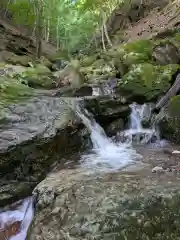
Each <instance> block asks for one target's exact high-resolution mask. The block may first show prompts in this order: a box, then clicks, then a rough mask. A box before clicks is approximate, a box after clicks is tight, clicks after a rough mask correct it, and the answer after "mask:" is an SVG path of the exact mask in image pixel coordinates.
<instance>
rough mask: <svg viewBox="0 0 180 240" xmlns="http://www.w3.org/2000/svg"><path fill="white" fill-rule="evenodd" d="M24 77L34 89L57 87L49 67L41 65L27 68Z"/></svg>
mask: <svg viewBox="0 0 180 240" xmlns="http://www.w3.org/2000/svg"><path fill="white" fill-rule="evenodd" d="M22 77H23V79H24V81H25V82H27V84H28V85H29V86H30V87H32V88H45V89H51V88H54V87H56V82H55V79H54V78H53V75H52V73H51V71H50V70H49V68H48V67H45V66H44V65H41V64H37V65H35V66H34V67H31V68H27V70H26V71H25V72H24V73H23V74H22Z"/></svg>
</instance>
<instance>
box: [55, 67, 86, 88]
mask: <svg viewBox="0 0 180 240" xmlns="http://www.w3.org/2000/svg"><path fill="white" fill-rule="evenodd" d="M53 76H54V77H55V78H57V82H58V87H64V86H68V85H70V86H72V87H74V88H78V87H80V86H82V85H83V84H84V83H85V78H84V75H83V74H82V73H81V72H80V71H79V70H78V67H76V66H73V65H71V64H69V65H67V66H66V67H65V68H64V69H63V70H61V71H58V72H55V73H54V74H53Z"/></svg>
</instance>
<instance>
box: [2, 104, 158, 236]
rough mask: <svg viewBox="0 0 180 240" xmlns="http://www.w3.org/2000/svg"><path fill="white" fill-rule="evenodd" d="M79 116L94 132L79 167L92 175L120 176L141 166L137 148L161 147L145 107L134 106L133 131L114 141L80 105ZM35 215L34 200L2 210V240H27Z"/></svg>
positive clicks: (127, 131) (122, 133)
mask: <svg viewBox="0 0 180 240" xmlns="http://www.w3.org/2000/svg"><path fill="white" fill-rule="evenodd" d="M75 112H76V114H77V115H78V116H79V118H81V120H82V122H83V123H84V125H85V126H86V127H87V129H88V130H89V132H90V138H91V142H92V146H93V147H92V149H89V150H88V151H86V152H84V153H82V154H81V156H80V159H79V163H78V167H80V168H86V169H88V172H89V173H94V172H97V171H100V172H102V173H103V172H104V173H107V172H116V171H120V170H122V169H124V168H127V167H128V166H130V165H136V164H138V163H141V159H142V155H141V154H139V153H138V151H137V150H136V148H135V147H134V145H136V144H140V145H141V146H143V145H144V144H145V145H146V144H153V143H161V141H160V139H159V136H158V131H156V130H155V127H154V126H153V127H151V128H143V126H142V124H141V121H142V119H143V118H144V116H145V115H146V117H147V106H146V105H145V104H144V105H142V106H140V105H137V104H135V103H134V104H132V105H131V115H130V122H129V129H127V130H124V131H123V132H120V133H119V135H118V134H117V136H115V137H114V138H108V137H107V135H106V133H105V131H104V129H103V128H102V127H101V126H100V125H99V124H98V123H97V122H96V121H95V119H94V117H93V116H92V115H91V114H90V113H89V112H88V111H87V110H86V109H84V108H83V107H81V106H80V105H77V107H76V109H75ZM151 140H153V142H152V141H151ZM33 215H34V207H33V198H32V197H29V198H26V199H24V200H22V201H20V202H18V203H16V204H14V205H12V206H9V207H7V208H5V209H3V210H1V213H0V240H6V239H8V240H25V239H26V235H27V230H28V228H29V225H30V223H31V221H32V219H33Z"/></svg>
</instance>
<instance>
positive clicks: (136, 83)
mask: <svg viewBox="0 0 180 240" xmlns="http://www.w3.org/2000/svg"><path fill="white" fill-rule="evenodd" d="M178 68H179V65H173V64H171V65H167V66H154V65H152V64H150V63H143V64H136V65H133V66H132V68H131V70H130V71H129V72H128V73H127V74H125V75H124V77H123V79H122V81H121V82H120V83H119V87H118V90H119V91H120V92H121V93H124V94H131V95H132V98H135V99H133V100H136V97H137V96H139V97H143V98H144V100H146V101H151V100H156V99H157V98H158V97H159V96H160V95H162V94H164V93H165V92H166V91H167V90H168V89H169V88H170V86H171V82H172V76H173V74H174V73H175V72H176V71H177V70H178Z"/></svg>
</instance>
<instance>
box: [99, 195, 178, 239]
mask: <svg viewBox="0 0 180 240" xmlns="http://www.w3.org/2000/svg"><path fill="white" fill-rule="evenodd" d="M179 204H180V200H179V193H178V194H177V195H176V194H175V193H172V195H171V196H170V195H169V196H168V195H167V196H164V195H163V194H162V195H160V194H159V196H158V195H156V196H149V197H145V196H142V197H136V198H134V199H129V200H126V201H122V202H120V203H119V206H118V207H117V208H116V209H113V210H109V212H108V216H106V215H105V219H104V223H105V224H104V225H103V226H101V232H103V234H104V236H105V237H106V238H105V237H103V239H115V240H120V239H122V240H134V239H137V240H174V239H176V240H178V239H180V237H179V234H180V230H179V224H180V221H179V217H180V211H179V207H178V206H179Z"/></svg>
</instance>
